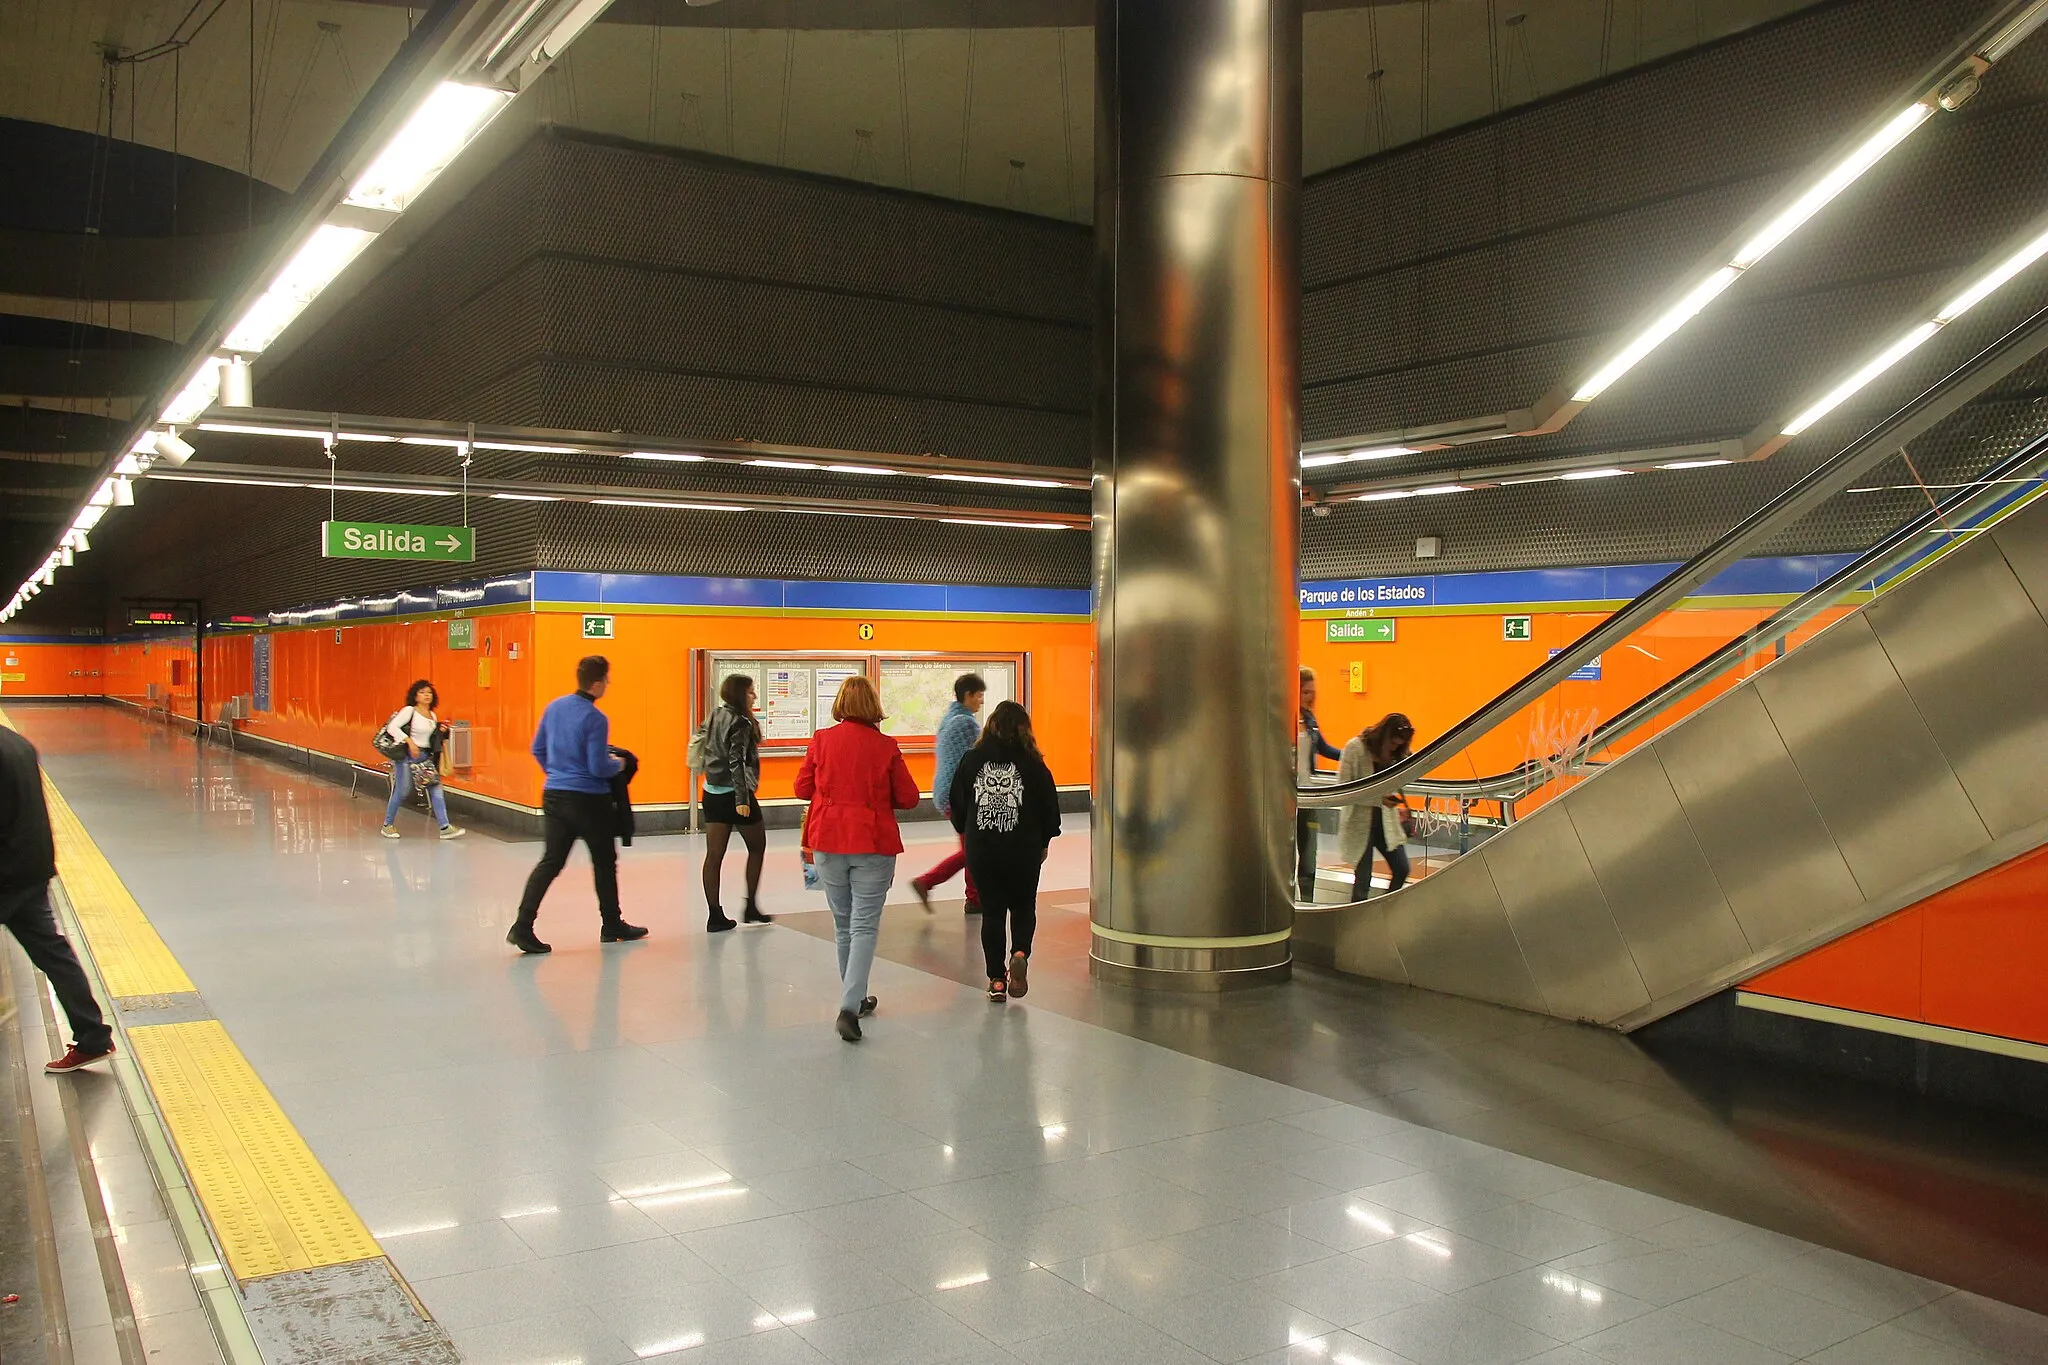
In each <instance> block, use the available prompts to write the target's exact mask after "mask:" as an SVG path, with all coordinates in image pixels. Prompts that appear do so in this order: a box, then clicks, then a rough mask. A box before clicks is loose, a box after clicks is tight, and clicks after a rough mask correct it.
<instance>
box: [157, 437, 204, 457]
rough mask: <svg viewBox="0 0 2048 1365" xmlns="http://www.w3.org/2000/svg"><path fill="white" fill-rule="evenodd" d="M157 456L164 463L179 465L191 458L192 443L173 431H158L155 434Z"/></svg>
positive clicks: (192, 452) (192, 453)
mask: <svg viewBox="0 0 2048 1365" xmlns="http://www.w3.org/2000/svg"><path fill="white" fill-rule="evenodd" d="M156 453H157V458H158V459H160V460H163V461H164V462H165V463H166V464H172V465H181V464H183V463H185V461H187V460H189V459H191V458H192V456H193V455H194V453H195V452H194V450H193V448H192V443H191V442H190V441H187V440H185V439H184V438H183V437H181V436H179V435H178V433H177V432H175V431H160V432H158V433H157V434H156Z"/></svg>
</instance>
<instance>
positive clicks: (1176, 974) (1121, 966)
mask: <svg viewBox="0 0 2048 1365" xmlns="http://www.w3.org/2000/svg"><path fill="white" fill-rule="evenodd" d="M1135 937H1136V936H1135V935H1130V936H1126V935H1122V934H1119V935H1118V936H1117V937H1115V938H1110V937H1108V936H1106V935H1104V934H1103V933H1102V932H1101V931H1100V928H1099V927H1098V929H1097V931H1096V933H1095V934H1094V935H1093V942H1092V945H1091V946H1090V948H1089V952H1088V969H1089V971H1090V972H1091V973H1092V974H1093V975H1094V977H1095V979H1096V980H1098V981H1108V982H1112V983H1114V984H1116V985H1119V986H1136V987H1138V988H1139V989H1141V990H1155V991H1229V990H1238V989H1241V988H1244V987H1247V986H1270V985H1273V984H1275V983H1278V982H1281V981H1285V980H1287V979H1288V977H1289V976H1291V975H1292V974H1293V972H1294V959H1293V955H1292V954H1291V952H1290V951H1289V938H1288V935H1286V934H1284V933H1283V934H1280V935H1277V936H1274V935H1259V936H1257V937H1255V938H1251V939H1246V940H1240V941H1236V942H1233V941H1231V940H1229V939H1222V940H1211V941H1209V942H1206V943H1201V944H1199V945H1197V944H1196V943H1191V942H1190V941H1189V940H1186V939H1179V940H1175V939H1161V940H1160V941H1157V942H1142V941H1141V942H1132V941H1131V939H1132V938H1135Z"/></svg>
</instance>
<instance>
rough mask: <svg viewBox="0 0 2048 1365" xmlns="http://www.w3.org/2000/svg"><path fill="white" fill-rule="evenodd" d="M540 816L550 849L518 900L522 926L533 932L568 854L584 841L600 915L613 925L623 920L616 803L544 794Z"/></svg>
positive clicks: (600, 798) (570, 794)
mask: <svg viewBox="0 0 2048 1365" xmlns="http://www.w3.org/2000/svg"><path fill="white" fill-rule="evenodd" d="M540 809H541V815H542V817H543V818H544V819H545V820H546V821H547V833H546V836H545V838H546V841H547V842H546V845H545V848H544V850H543V852H542V853H541V855H540V861H539V862H538V863H535V864H534V867H533V875H532V876H530V877H528V878H527V879H526V894H525V895H523V896H521V897H520V898H519V924H520V926H521V927H522V928H525V929H527V930H529V931H530V930H531V929H532V928H533V921H534V917H535V916H536V915H538V914H540V898H541V897H542V896H545V895H547V893H548V888H549V887H550V886H553V885H554V883H555V878H557V877H559V876H561V875H562V868H563V866H564V865H565V864H566V863H567V862H568V861H569V850H570V849H572V848H574V847H575V846H576V841H577V840H578V839H581V840H582V841H583V842H584V845H585V846H586V847H588V848H589V849H590V875H591V877H592V879H593V880H594V881H596V883H597V911H598V913H599V914H600V915H603V916H604V919H605V923H607V924H609V923H611V922H612V921H613V920H615V919H617V918H618V917H619V850H618V848H617V846H616V845H614V844H613V843H612V833H613V814H612V799H611V798H610V797H609V796H597V795H594V794H592V793H588V792H558V791H544V792H542V793H541V796H540Z"/></svg>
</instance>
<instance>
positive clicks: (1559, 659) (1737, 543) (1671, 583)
mask: <svg viewBox="0 0 2048 1365" xmlns="http://www.w3.org/2000/svg"><path fill="white" fill-rule="evenodd" d="M2044 349H2048V307H2043V308H2040V309H2037V310H2035V311H2034V312H2033V313H2032V314H2030V315H2029V316H2028V317H2027V318H2026V319H2025V320H2024V321H2022V322H2020V323H2019V324H2018V325H2017V326H2014V327H2013V328H2011V329H2010V330H2008V331H2007V332H2006V333H2005V334H2004V335H2002V336H2000V337H1999V338H1998V339H1997V340H1996V341H1993V342H1992V343H1991V344H1990V345H1988V346H1986V347H1985V348H1984V349H1983V350H1981V351H1979V352H1977V354H1975V355H1973V356H1971V357H1970V358H1969V359H1968V360H1966V361H1964V362H1963V363H1962V364H1960V365H1958V366H1957V367H1956V368H1955V369H1953V370H1951V371H1949V372H1948V373H1947V374H1945V375H1943V376H1942V377H1941V378H1940V379H1938V380H1936V381H1935V382H1934V383H1933V384H1930V385H1929V386H1928V387H1927V388H1926V389H1924V390H1922V391H1921V392H1920V393H1919V394H1917V395H1916V396H1914V397H1913V398H1912V399H1911V400H1910V401H1909V402H1907V403H1906V404H1904V405H1903V406H1901V407H1900V408H1899V409H1898V410H1897V411H1896V412H1894V413H1893V414H1892V415H1891V416H1889V417H1887V418H1885V419H1884V420H1883V421H1881V422H1879V423H1878V424H1877V425H1876V426H1874V427H1872V428H1870V430H1868V431H1866V432H1865V433H1864V434H1863V435H1862V436H1860V437H1858V438H1857V439H1856V440H1854V441H1852V442H1850V443H1849V444H1848V445H1847V446H1845V447H1844V448H1843V449H1842V450H1840V451H1838V452H1837V453H1836V454H1834V455H1832V456H1830V457H1829V458H1828V459H1826V460H1824V461H1822V462H1821V463H1820V464H1818V465H1816V466H1815V467H1814V468H1813V469H1812V470H1811V471H1809V472H1808V473H1806V474H1805V475H1803V476H1801V477H1800V478H1799V479H1798V480H1797V481H1796V482H1795V483H1793V484H1792V485H1791V487H1789V488H1787V489H1785V490H1784V491H1783V492H1782V493H1779V494H1778V495H1777V496H1776V497H1774V498H1772V499H1771V500H1770V501H1769V502H1767V503H1765V504H1764V505H1763V506H1762V507H1760V508H1758V509H1757V510H1756V511H1755V512H1752V513H1751V514H1750V515H1749V516H1747V517H1744V518H1743V519H1742V520H1741V521H1740V522H1738V523H1737V524H1736V525H1735V526H1734V527H1732V528H1731V529H1729V530H1728V531H1726V532H1724V533H1723V534H1722V535H1721V536H1719V537H1718V538H1717V539H1716V540H1715V541H1714V542H1713V544H1711V545H1709V546H1708V547H1707V548H1706V549H1704V550H1702V551H1700V553H1698V554H1697V555H1694V556H1693V557H1692V558H1691V559H1689V560H1687V561H1686V562H1685V563H1684V564H1682V565H1680V566H1679V567H1678V568H1676V569H1674V570H1672V571H1671V573H1669V574H1668V575H1666V576H1665V577H1664V578H1663V579H1662V580H1661V581H1660V582H1658V583H1657V584H1656V585H1655V586H1653V587H1651V588H1650V589H1649V590H1648V591H1646V592H1644V593H1642V594H1641V595H1639V596H1638V597H1636V598H1635V600H1633V601H1632V602H1630V603H1629V604H1628V605H1627V606H1625V607H1623V608H1622V609H1621V610H1620V611H1617V612H1615V613H1614V614H1613V615H1611V616H1609V617H1608V618H1607V619H1606V620H1605V621H1602V622H1601V623H1600V624H1599V625H1597V626H1595V627H1594V628H1593V629H1592V630H1590V631H1588V632H1586V634H1584V635H1582V636H1580V637H1579V639H1578V640H1577V641H1576V642H1575V643H1573V644H1571V645H1568V646H1566V647H1565V648H1564V649H1563V650H1561V651H1560V652H1558V653H1557V654H1555V655H1553V656H1552V657H1551V658H1550V660H1549V661H1548V662H1547V663H1544V664H1541V665H1539V666H1538V667H1536V668H1535V669H1533V670H1531V671H1530V672H1529V673H1528V674H1527V675H1526V676H1525V677H1524V678H1523V679H1522V680H1521V681H1520V682H1518V683H1516V684H1514V685H1513V686H1511V687H1509V688H1508V689H1507V690H1506V691H1505V692H1502V693H1501V694H1500V695H1499V696H1497V697H1495V698H1494V699H1493V700H1492V701H1490V702H1488V703H1487V704H1486V705H1485V706H1482V707H1481V708H1479V709H1478V710H1477V711H1474V712H1472V713H1471V714H1470V715H1468V716H1466V717H1465V719H1463V720H1461V721H1459V722H1458V723H1457V724H1456V725H1454V726H1452V727H1451V728H1450V729H1449V730H1447V731H1445V732H1444V733H1443V734H1442V735H1440V736H1439V737H1438V738H1437V739H1435V740H1434V741H1432V742H1431V743H1430V744H1428V745H1426V746H1424V747H1423V748H1421V749H1419V750H1417V751H1416V752H1415V753H1412V754H1410V755H1409V756H1408V757H1407V758H1405V759H1402V760H1401V761H1400V762H1399V763H1396V764H1394V765H1393V766H1392V767H1390V768H1384V769H1382V770H1380V771H1379V772H1377V773H1374V774H1372V775H1371V776H1369V777H1363V778H1359V779H1357V780H1355V781H1351V782H1339V783H1334V784H1331V785H1329V786H1314V787H1305V788H1303V787H1298V788H1297V800H1298V802H1299V804H1300V806H1301V807H1302V808H1304V809H1323V808H1328V807H1333V806H1349V805H1355V804H1359V803H1370V802H1373V801H1377V800H1378V799H1380V798H1381V797H1384V796H1387V795H1390V794H1391V793H1393V792H1396V791H1399V790H1401V789H1402V788H1404V787H1408V786H1411V785H1413V784H1414V782H1415V781H1416V780H1417V779H1418V778H1419V777H1420V776H1421V775H1422V774H1423V773H1426V772H1429V771H1431V770H1433V769H1435V768H1437V767H1440V766H1442V764H1443V763H1444V762H1445V761H1446V760H1447V759H1449V758H1451V757H1452V756H1453V755H1455V754H1457V753H1459V752H1461V751H1462V750H1463V749H1464V748H1465V747H1466V746H1467V745H1469V744H1471V743H1472V742H1473V741H1474V740H1476V739H1478V738H1480V737H1481V736H1482V735H1485V734H1487V733H1488V732H1490V731H1492V730H1493V729H1494V728H1495V727H1496V726H1498V725H1500V724H1501V723H1502V722H1503V721H1505V720H1507V719H1508V718H1510V717H1511V716H1514V715H1515V714H1516V713H1518V712H1519V711H1521V709H1522V708H1523V707H1524V706H1526V705H1527V704H1528V703H1530V702H1531V701H1534V700H1535V699H1536V698H1537V697H1540V696H1541V695H1543V694H1544V693H1545V692H1547V691H1549V690H1550V689H1551V688H1552V687H1554V686H1556V685H1557V684H1558V683H1560V682H1563V681H1564V680H1565V679H1566V678H1567V677H1569V676H1570V675H1571V674H1572V673H1574V672H1576V671H1577V670H1578V668H1579V666H1580V665H1582V664H1584V663H1585V662H1586V661H1588V660H1590V659H1591V658H1593V656H1594V655H1596V654H1600V653H1603V652H1604V651H1606V650H1607V649H1608V648H1610V647H1611V646H1614V645H1617V644H1620V643H1621V642H1622V641H1623V640H1625V639H1627V638H1628V636H1630V635H1632V634H1634V633H1635V631H1636V630H1637V629H1638V628H1640V627H1641V626H1642V625H1643V624H1644V623H1646V622H1648V621H1649V620H1651V619H1652V618H1654V617H1656V616H1658V615H1659V614H1661V613H1662V612H1664V611H1666V610H1668V609H1669V608H1670V607H1672V606H1674V605H1676V604H1677V603H1679V602H1681V601H1683V600H1684V599H1685V598H1687V597H1689V596H1691V595H1692V594H1693V593H1694V592H1695V591H1696V590H1697V589H1698V588H1699V587H1700V586H1701V585H1702V584H1704V583H1706V582H1707V581H1708V580H1710V579H1712V578H1713V577H1714V576H1715V575H1716V574H1718V573H1720V572H1721V571H1722V570H1724V569H1726V568H1728V567H1730V566H1731V565H1733V564H1734V563H1735V562H1736V561H1738V560H1740V559H1742V558H1743V557H1744V555H1745V554H1747V553H1748V551H1749V550H1750V549H1751V548H1753V547H1754V546H1756V545H1758V544H1760V543H1761V542H1763V541H1765V540H1767V539H1769V538H1770V537H1771V536H1773V535H1776V534H1777V533H1779V532H1780V531H1783V530H1784V529H1786V528H1787V527H1788V526H1790V525H1792V524H1793V523H1794V522H1797V521H1798V520H1799V519H1800V518H1801V517H1804V516H1806V515H1808V514H1809V513H1811V512H1812V511H1814V510H1815V509H1816V508H1817V507H1819V506H1820V505H1821V504H1822V503H1824V502H1826V501H1827V500H1828V499H1829V498H1832V497H1834V496H1835V495H1836V494H1838V493H1840V492H1841V491H1842V490H1843V489H1845V488H1847V487H1848V486H1849V485H1850V484H1851V483H1853V482H1855V480H1856V479H1857V478H1858V477H1860V476H1861V475H1863V474H1865V473H1867V472H1868V471H1869V470H1870V469H1871V468H1873V467H1874V466H1876V465H1877V464H1879V463H1881V462H1883V461H1884V460H1887V459H1889V458H1890V457H1891V456H1892V455H1893V454H1895V453H1897V452H1898V451H1899V450H1900V449H1901V448H1902V447H1904V446H1906V445H1909V444H1911V443H1912V442H1913V441H1915V440H1918V439H1919V438H1920V437H1921V436H1923V435H1925V434H1926V433H1927V432H1928V431H1930V430H1932V429H1933V428H1934V427H1935V426H1937V425H1939V424H1940V423H1942V422H1944V421H1946V420H1948V418H1950V417H1951V416H1953V415H1954V414H1955V412H1956V411H1957V409H1959V408H1961V407H1962V406H1963V404H1965V403H1968V402H1970V401H1971V400H1972V399H1974V398H1976V397H1977V396H1978V395H1980V394H1982V393H1983V392H1984V390H1986V389H1988V388H1990V387H1991V386H1992V385H1993V384H1996V383H1998V382H1999V381H2000V380H2002V379H2005V378H2006V377H2008V376H2009V375H2011V374H2012V373H2013V371H2015V370H2017V369H2018V368H2019V367H2020V366H2021V365H2024V364H2025V363H2027V362H2028V361H2029V360H2032V359H2033V358H2034V357H2035V356H2037V355H2039V354H2040V353H2041V352H2042V351H2043V350H2044Z"/></svg>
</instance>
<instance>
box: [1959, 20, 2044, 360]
mask: <svg viewBox="0 0 2048 1365" xmlns="http://www.w3.org/2000/svg"><path fill="white" fill-rule="evenodd" d="M2043 3H2044V4H2048V0H2043ZM2043 254H2048V232H2044V233H2042V234H2041V235H2040V236H2039V237H2036V238H2035V239H2034V240H2033V241H2031V242H2028V243H2027V244H2026V245H2025V246H2023V247H2021V248H2020V249H2019V250H2018V251H2015V252H2014V253H2013V254H2012V255H2010V256H2008V257H2006V258H2005V259H2004V260H2003V261H2000V262H1999V263H1998V265H1997V266H1996V267H1994V268H1993V269H1992V270H1991V271H1990V272H1989V273H1988V274H1986V275H1984V276H1983V277H1982V278H1981V279H1979V280H1978V281H1977V282H1976V283H1975V284H1973V285H1971V286H1970V287H1969V288H1968V289H1965V290H1964V291H1963V292H1962V293H1960V294H1958V295H1956V296H1955V297H1954V298H1952V299H1950V300H1949V301H1948V305H1947V306H1946V307H1945V308H1943V309H1942V310H1941V311H1940V312H1939V313H1936V314H1935V315H1934V320H1935V321H1936V322H1938V323H1940V324H1941V325H1942V326H1944V327H1946V326H1947V325H1948V324H1949V323H1951V322H1954V321H1955V320H1956V319H1957V318H1959V317H1961V316H1962V315H1963V314H1965V313H1967V312H1969V311H1970V310H1971V309H1972V308H1974V307H1976V306H1977V305H1978V304H1980V303H1982V302H1983V301H1984V299H1985V298H1986V296H1988V295H1989V294H1990V293H1991V292H1992V291H1993V290H1995V289H1997V288H1998V287H1999V286H2000V285H2002V284H2005V283H2006V282H2007V281H2009V280H2011V279H2012V277H2013V276H2015V275H2017V274H2019V273H2020V272H2021V271H2022V270H2025V269H2026V268H2027V267H2028V266H2030V265H2032V264H2033V263H2034V262H2035V261H2038V260H2040V259H2041V257H2042V255H2043Z"/></svg>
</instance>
